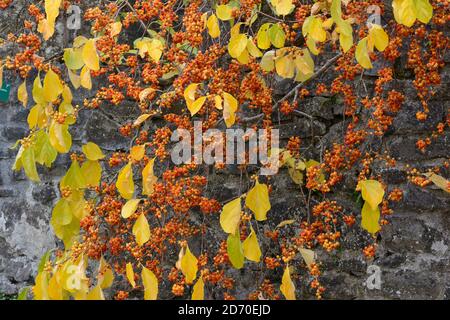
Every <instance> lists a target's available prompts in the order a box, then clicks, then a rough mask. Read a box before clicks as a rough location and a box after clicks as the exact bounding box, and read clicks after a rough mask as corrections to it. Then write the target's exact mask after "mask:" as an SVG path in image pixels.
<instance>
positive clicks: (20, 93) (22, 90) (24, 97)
mask: <svg viewBox="0 0 450 320" xmlns="http://www.w3.org/2000/svg"><path fill="white" fill-rule="evenodd" d="M17 98H18V99H19V101H20V102H22V105H23V106H24V107H26V106H27V103H28V92H27V80H26V79H25V80H24V81H23V83H22V84H21V85H20V86H19V89H18V90H17Z"/></svg>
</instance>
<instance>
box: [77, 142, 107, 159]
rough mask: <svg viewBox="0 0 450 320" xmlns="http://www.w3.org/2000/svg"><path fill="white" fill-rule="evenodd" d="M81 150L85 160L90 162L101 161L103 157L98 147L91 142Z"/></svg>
mask: <svg viewBox="0 0 450 320" xmlns="http://www.w3.org/2000/svg"><path fill="white" fill-rule="evenodd" d="M81 150H83V153H84V155H85V156H86V158H88V159H89V160H92V161H95V160H101V159H103V158H104V157H105V155H104V154H103V152H102V150H101V149H100V147H99V146H98V145H96V144H95V143H93V142H88V143H86V144H85V145H83V146H82V147H81Z"/></svg>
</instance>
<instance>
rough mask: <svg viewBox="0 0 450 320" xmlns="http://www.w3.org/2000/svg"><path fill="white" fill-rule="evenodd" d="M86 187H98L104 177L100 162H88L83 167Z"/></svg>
mask: <svg viewBox="0 0 450 320" xmlns="http://www.w3.org/2000/svg"><path fill="white" fill-rule="evenodd" d="M81 172H82V174H83V176H84V178H85V180H86V186H91V187H97V186H98V185H99V184H100V180H101V177H102V166H101V165H100V163H99V162H98V161H92V160H87V161H85V162H84V163H83V165H82V166H81Z"/></svg>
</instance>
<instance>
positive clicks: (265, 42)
mask: <svg viewBox="0 0 450 320" xmlns="http://www.w3.org/2000/svg"><path fill="white" fill-rule="evenodd" d="M271 25H272V24H271V23H264V24H263V25H262V26H261V27H260V28H259V30H258V33H257V34H256V44H257V45H258V47H260V48H261V49H263V50H265V49H269V47H270V38H269V35H268V34H267V30H268V29H269V27H270V26H271Z"/></svg>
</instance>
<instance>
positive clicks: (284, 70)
mask: <svg viewBox="0 0 450 320" xmlns="http://www.w3.org/2000/svg"><path fill="white" fill-rule="evenodd" d="M275 70H276V71H277V73H278V75H279V76H280V77H283V78H289V79H290V78H292V77H294V73H295V63H294V60H293V59H292V56H291V55H283V56H280V57H277V58H276V59H275Z"/></svg>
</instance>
